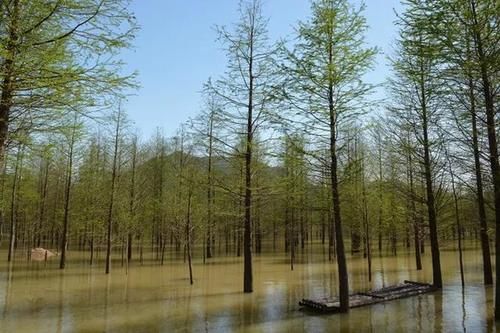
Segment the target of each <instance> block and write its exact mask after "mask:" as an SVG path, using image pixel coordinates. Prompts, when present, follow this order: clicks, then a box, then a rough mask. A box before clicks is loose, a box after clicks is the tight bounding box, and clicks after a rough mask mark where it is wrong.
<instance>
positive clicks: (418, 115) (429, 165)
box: [391, 0, 443, 288]
mask: <svg viewBox="0 0 500 333" xmlns="http://www.w3.org/2000/svg"><path fill="white" fill-rule="evenodd" d="M406 5H407V7H406V11H405V12H404V13H403V14H402V15H401V16H400V20H399V25H400V41H399V49H398V51H397V52H398V54H397V59H396V60H394V61H393V67H394V71H395V73H396V79H395V80H393V81H392V82H391V89H392V93H393V96H394V98H395V103H400V105H397V106H395V107H394V108H392V112H394V113H396V114H399V115H400V117H402V118H405V120H404V121H406V122H408V124H409V126H410V127H411V128H412V129H413V132H414V133H413V135H415V137H416V140H417V142H418V143H419V147H418V149H419V159H420V163H421V165H422V166H423V174H424V180H425V190H426V206H427V214H428V219H429V236H430V241H431V253H432V268H433V284H434V286H435V287H437V288H442V285H443V282H442V275H441V262H440V254H439V240H438V229H437V211H436V199H435V188H434V184H433V181H434V174H435V172H436V170H434V166H435V157H433V153H436V151H437V150H438V149H437V148H436V145H437V143H438V142H437V139H436V138H435V137H433V136H432V126H433V124H436V122H437V120H438V119H439V117H440V115H439V111H440V109H439V103H438V102H437V96H439V88H440V81H439V79H437V78H436V75H435V74H436V68H437V65H438V58H437V48H436V45H435V44H433V40H432V38H431V37H430V36H429V35H428V34H426V31H425V30H424V29H423V27H425V26H426V25H429V24H430V22H429V21H427V18H426V16H425V12H426V10H428V8H427V7H426V4H425V3H424V2H423V1H421V0H408V1H407V2H406Z"/></svg>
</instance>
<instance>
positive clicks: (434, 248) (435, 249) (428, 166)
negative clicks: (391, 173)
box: [419, 64, 443, 288]
mask: <svg viewBox="0 0 500 333" xmlns="http://www.w3.org/2000/svg"><path fill="white" fill-rule="evenodd" d="M420 74H421V75H420V82H419V83H420V95H421V96H420V107H421V112H422V132H423V133H422V134H423V142H422V144H423V148H424V160H423V163H424V176H425V188H426V194H427V202H426V203H427V213H428V215H429V236H430V240H431V256H432V274H433V285H434V286H435V287H436V288H442V287H443V281H442V275H441V259H440V254H439V240H438V230H437V217H436V203H435V198H434V187H433V184H432V183H433V182H432V161H431V152H430V145H431V144H430V140H429V132H428V126H429V119H428V110H427V94H426V90H425V89H426V88H425V78H424V69H423V65H422V64H421V68H420Z"/></svg>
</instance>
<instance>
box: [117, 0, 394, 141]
mask: <svg viewBox="0 0 500 333" xmlns="http://www.w3.org/2000/svg"><path fill="white" fill-rule="evenodd" d="M351 1H352V2H353V3H354V4H357V3H359V1H360V0H351ZM263 2H264V7H263V11H264V16H266V17H268V18H269V34H270V37H271V39H274V40H276V39H279V38H286V37H287V36H288V37H290V36H291V35H292V34H293V29H294V28H293V27H294V26H295V25H296V23H297V22H298V21H300V20H305V19H307V18H308V17H309V15H310V1H309V0H264V1H263ZM238 3H239V0H133V3H132V8H131V10H132V11H133V13H134V15H135V16H136V17H137V21H138V23H139V25H140V27H141V30H140V31H139V33H138V34H137V38H136V40H135V42H134V48H133V49H131V50H127V51H125V52H123V55H122V58H123V60H124V61H125V62H126V63H127V67H126V70H127V71H137V72H138V75H139V76H138V81H139V84H140V86H141V87H140V89H139V90H138V91H136V92H134V94H133V95H132V96H130V97H129V99H128V102H127V103H126V108H127V111H128V114H129V117H130V119H131V120H132V121H133V123H134V124H135V126H136V127H137V128H138V129H139V130H140V132H141V133H142V134H143V135H145V136H150V135H151V134H152V133H154V132H155V131H156V129H157V128H161V129H163V132H164V134H166V135H174V134H175V132H176V130H177V129H178V128H179V126H180V124H182V123H183V122H185V121H187V120H188V119H189V118H192V117H194V116H196V114H197V113H198V112H199V110H200V109H201V108H202V104H203V103H202V97H201V94H200V91H201V88H202V85H203V83H204V82H206V80H207V79H208V78H209V77H213V78H217V77H218V76H219V75H221V74H223V73H224V70H225V64H226V59H225V55H224V52H223V51H222V49H221V45H220V44H219V43H218V42H217V41H216V38H217V34H216V32H215V30H214V26H216V25H226V26H230V25H231V24H232V23H234V22H236V21H237V20H238V12H237V10H238ZM365 4H366V11H365V16H366V18H367V23H368V25H369V30H368V31H367V35H366V40H367V42H368V44H370V45H372V46H378V47H379V48H380V50H381V51H382V52H381V54H380V55H379V56H378V57H377V62H376V65H375V68H374V70H373V71H372V72H371V73H369V74H368V75H367V80H368V81H369V82H371V83H381V82H383V81H384V80H385V79H386V78H387V76H388V75H389V74H390V70H389V67H388V65H387V59H386V57H387V55H388V54H391V50H392V48H391V45H392V44H393V43H394V40H395V38H396V32H397V31H396V27H394V24H393V22H394V20H395V18H396V17H395V14H394V10H396V11H398V12H400V11H401V5H400V0H365Z"/></svg>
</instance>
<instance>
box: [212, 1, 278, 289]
mask: <svg viewBox="0 0 500 333" xmlns="http://www.w3.org/2000/svg"><path fill="white" fill-rule="evenodd" d="M239 14H240V21H239V22H238V23H237V24H235V25H234V27H233V31H228V30H227V29H226V28H225V27H218V28H217V31H218V33H219V39H220V41H221V42H222V43H223V45H224V47H225V50H226V53H227V57H228V68H227V69H228V70H227V74H226V76H225V77H223V78H221V79H219V80H218V81H217V82H215V83H214V84H210V85H209V86H208V87H207V88H208V89H209V90H211V91H213V92H214V93H215V94H216V95H218V96H220V97H221V99H222V100H223V103H224V105H227V108H228V109H229V110H228V112H232V117H231V118H227V119H228V121H229V123H228V125H229V126H231V128H233V129H234V131H235V132H236V133H240V132H243V133H244V140H245V141H244V150H243V153H242V154H243V156H244V235H243V254H244V272H243V291H244V292H246V293H250V292H252V291H253V273H252V229H253V226H252V206H253V199H252V191H253V184H252V173H253V171H252V165H253V148H254V137H255V134H256V132H257V130H258V129H259V127H260V126H261V125H262V123H263V121H264V120H266V118H267V116H268V112H269V104H270V102H271V101H272V100H273V99H274V98H275V94H274V85H273V70H274V61H273V55H274V54H275V49H273V48H272V47H270V46H269V40H268V36H267V20H266V19H265V18H264V17H263V15H262V4H261V1H260V0H251V1H242V2H240V8H239Z"/></svg>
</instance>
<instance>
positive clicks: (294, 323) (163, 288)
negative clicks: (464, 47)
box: [0, 244, 500, 333]
mask: <svg viewBox="0 0 500 333" xmlns="http://www.w3.org/2000/svg"><path fill="white" fill-rule="evenodd" d="M452 247H453V246H452V245H449V246H448V248H446V246H445V247H444V248H443V249H442V252H441V261H442V266H443V272H444V276H443V278H444V282H445V287H444V289H443V291H442V292H436V293H432V294H427V295H421V296H419V297H413V298H408V299H402V300H396V301H391V302H387V303H384V304H377V305H374V306H371V307H364V308H359V309H353V310H351V312H350V313H349V314H347V315H338V314H336V315H312V314H308V313H305V312H303V311H301V310H300V308H299V306H298V301H299V300H300V299H301V298H303V297H318V296H324V295H332V294H333V295H335V294H336V293H337V287H336V286H337V273H336V264H335V263H330V262H328V258H327V254H325V253H324V252H323V249H322V248H321V247H320V246H319V245H318V246H316V247H314V248H313V250H312V251H305V252H304V253H302V254H299V256H298V263H297V264H296V265H295V270H294V271H290V266H289V262H288V259H287V256H286V255H285V254H284V253H279V254H263V255H261V256H256V257H255V261H254V293H253V294H250V295H245V294H243V293H242V292H241V290H242V280H243V279H242V272H243V267H242V259H241V258H225V257H219V258H213V259H211V260H210V262H209V263H208V264H206V265H203V264H202V263H201V261H195V264H194V277H195V282H194V285H193V286H190V285H189V281H188V279H187V277H188V275H187V274H188V270H187V265H186V264H184V263H183V260H182V257H181V258H178V259H176V258H175V257H174V255H173V254H172V255H169V260H168V261H167V262H166V263H165V265H163V266H160V265H158V264H157V263H154V262H152V261H145V262H144V265H142V266H141V265H140V264H139V263H136V262H133V263H132V265H131V266H130V268H129V269H128V272H127V270H126V269H125V268H122V267H121V265H120V261H119V260H118V261H116V262H114V263H113V264H114V265H113V269H112V273H111V274H110V275H108V276H106V275H105V274H103V272H104V268H103V266H102V264H103V263H102V261H101V262H99V263H98V265H96V266H94V267H92V268H90V267H89V266H88V265H87V264H84V263H83V259H82V258H83V256H84V255H85V256H86V254H83V253H78V252H70V254H69V259H70V261H69V262H68V265H67V269H66V270H65V271H64V272H61V271H60V270H58V269H57V259H56V260H53V261H51V262H49V263H48V265H47V267H44V263H35V262H33V263H26V262H25V261H24V260H23V259H22V258H21V257H18V258H16V262H15V264H14V265H11V266H9V265H7V263H6V260H5V259H4V258H6V256H7V255H6V252H5V251H0V258H1V260H0V332H23V333H29V332H337V331H338V332H495V331H496V328H495V324H494V321H493V320H492V318H493V288H490V287H489V288H485V287H483V286H482V285H481V282H482V273H481V261H480V251H479V250H478V249H477V248H476V247H475V245H474V244H468V248H467V250H466V252H465V261H466V265H465V270H466V275H465V278H466V283H467V287H466V288H465V290H464V291H463V292H462V288H461V285H460V274H459V270H458V269H459V268H458V255H457V252H456V251H454V250H453V249H452ZM147 257H150V255H148V256H147ZM423 264H424V270H423V271H420V272H417V271H416V270H415V269H414V266H415V264H414V257H413V255H412V254H411V253H406V252H403V251H400V253H399V254H398V257H392V256H385V257H383V258H380V257H374V259H373V281H372V283H371V284H370V283H369V282H368V278H367V275H366V274H367V269H366V260H364V259H363V258H362V257H361V256H354V257H350V258H349V261H348V265H349V272H350V288H351V290H354V291H361V290H368V289H371V288H379V287H383V286H386V285H390V284H395V283H399V282H402V281H403V280H405V279H409V280H418V281H430V279H431V276H432V275H431V274H432V271H431V269H430V268H431V264H430V255H429V254H428V253H427V254H426V255H425V256H424V258H423ZM499 331H500V330H499Z"/></svg>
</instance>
